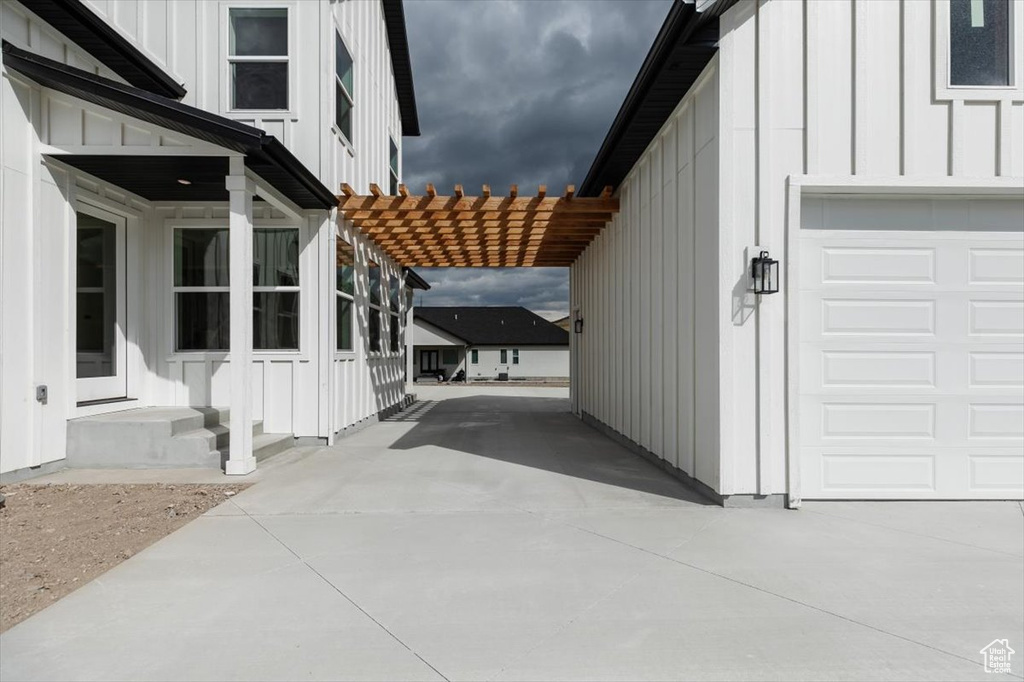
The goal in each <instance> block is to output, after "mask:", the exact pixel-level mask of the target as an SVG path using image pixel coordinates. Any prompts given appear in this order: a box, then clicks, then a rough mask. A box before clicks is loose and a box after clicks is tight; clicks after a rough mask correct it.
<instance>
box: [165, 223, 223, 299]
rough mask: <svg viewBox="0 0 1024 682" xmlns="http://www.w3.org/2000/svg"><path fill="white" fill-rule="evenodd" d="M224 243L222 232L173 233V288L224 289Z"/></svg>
mask: <svg viewBox="0 0 1024 682" xmlns="http://www.w3.org/2000/svg"><path fill="white" fill-rule="evenodd" d="M228 242H229V238H228V231H227V230H226V229H208V230H207V229H202V230H192V229H188V230H182V229H178V230H175V231H174V285H175V286H179V287H218V286H219V287H226V286H228V285H229V284H230V283H229V281H228V276H229V273H228Z"/></svg>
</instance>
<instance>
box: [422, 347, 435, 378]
mask: <svg viewBox="0 0 1024 682" xmlns="http://www.w3.org/2000/svg"><path fill="white" fill-rule="evenodd" d="M438 369H440V364H439V363H438V361H437V351H436V350H421V351H420V372H422V373H424V374H427V373H429V372H436V371H437V370H438Z"/></svg>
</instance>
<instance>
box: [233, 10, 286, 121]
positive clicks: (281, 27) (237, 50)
mask: <svg viewBox="0 0 1024 682" xmlns="http://www.w3.org/2000/svg"><path fill="white" fill-rule="evenodd" d="M228 17H229V27H228V63H229V68H230V70H231V108H232V109H236V110H276V109H287V108H288V10H287V9H284V8H259V9H255V8H240V7H233V8H231V9H230V10H228Z"/></svg>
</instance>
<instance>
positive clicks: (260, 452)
mask: <svg viewBox="0 0 1024 682" xmlns="http://www.w3.org/2000/svg"><path fill="white" fill-rule="evenodd" d="M294 444H295V437H294V436H292V434H290V433H262V434H260V435H258V436H256V437H255V438H253V439H252V454H253V457H255V458H256V461H257V462H262V461H263V460H265V459H269V458H271V457H273V456H274V455H277V454H280V453H282V452H284V451H285V450H288V449H289V448H291V447H292V446H293V445H294Z"/></svg>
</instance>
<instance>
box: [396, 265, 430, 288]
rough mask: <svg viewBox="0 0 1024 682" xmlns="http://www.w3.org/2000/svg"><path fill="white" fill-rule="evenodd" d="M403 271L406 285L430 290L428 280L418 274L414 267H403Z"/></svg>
mask: <svg viewBox="0 0 1024 682" xmlns="http://www.w3.org/2000/svg"><path fill="white" fill-rule="evenodd" d="M402 272H404V273H405V286H407V287H409V288H410V289H419V290H421V291H429V290H430V284H429V283H428V282H427V280H425V279H423V278H422V277H420V276H419V275H418V274H416V272H415V271H414V270H413V269H412V268H402Z"/></svg>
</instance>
